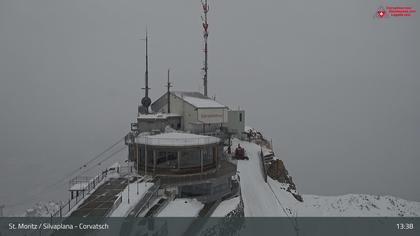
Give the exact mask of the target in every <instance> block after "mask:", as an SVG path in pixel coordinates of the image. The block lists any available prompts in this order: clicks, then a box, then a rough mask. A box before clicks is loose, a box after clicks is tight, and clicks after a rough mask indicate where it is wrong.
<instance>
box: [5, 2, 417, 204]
mask: <svg viewBox="0 0 420 236" xmlns="http://www.w3.org/2000/svg"><path fill="white" fill-rule="evenodd" d="M389 2H390V1H382V0H373V1H365V0H357V1H334V0H319V1H274V0H271V1H269V0H261V1H251V0H230V1H210V12H209V24H210V26H209V31H210V35H209V95H211V96H213V95H215V96H216V98H217V99H218V100H219V101H220V102H222V103H225V104H226V105H229V106H231V107H234V108H237V107H238V106H240V107H241V108H244V109H245V110H246V121H247V124H248V125H250V126H253V127H255V128H257V129H261V130H262V131H263V132H264V134H265V135H266V136H268V137H271V138H272V139H273V144H274V147H275V151H276V154H277V155H278V156H279V157H281V158H282V159H283V160H284V161H285V164H286V167H287V168H288V170H289V172H290V174H291V175H292V176H293V179H294V181H295V182H296V184H297V188H298V190H299V191H300V192H302V193H308V194H319V195H338V194H347V193H369V194H381V195H394V196H399V197H402V198H406V199H409V200H417V201H420V188H419V184H418V183H419V182H420V175H419V170H418V168H419V166H420V145H419V144H420V92H419V90H420V76H419V75H420V46H419V42H420V27H419V24H420V15H419V14H420V13H417V14H415V15H414V16H411V17H403V18H388V19H383V20H379V19H375V18H374V14H375V11H376V10H377V8H378V7H380V6H381V5H383V6H385V5H388V4H389ZM398 2H401V1H398ZM406 2H409V1H406ZM417 10H418V9H417ZM200 14H201V6H200V2H199V1H198V0H194V1H193V0H188V1H187V0H182V1H181V0H179V1H173V0H171V1H153V0H148V1H134V0H131V1H113V0H89V1H85V0H71V1H64V0H61V1H57V0H49V1H46V0H36V1H29V0H26V1H21V0H13V1H8V0H0V161H1V162H0V189H1V192H0V203H2V202H3V203H6V204H9V205H13V204H16V202H19V201H25V199H27V198H28V197H30V198H31V199H38V198H42V199H44V200H48V199H49V198H57V199H65V198H66V197H67V193H66V192H65V190H61V191H59V192H61V193H55V194H48V193H47V191H43V193H42V194H39V193H36V191H35V190H36V189H38V190H39V189H40V188H41V187H43V186H44V185H47V184H48V183H51V182H54V180H56V179H58V178H60V177H61V176H62V175H63V173H66V172H68V171H69V170H72V169H74V168H77V167H78V166H79V165H80V164H81V163H83V161H84V160H87V159H89V158H91V157H92V156H93V155H95V154H97V153H98V152H100V151H102V150H103V149H104V148H106V147H107V146H109V145H111V144H112V143H113V142H115V141H116V140H118V139H119V138H120V137H122V136H123V135H124V134H125V133H126V132H127V131H128V130H129V123H130V122H132V121H134V119H135V115H136V111H137V104H138V103H139V100H140V98H141V97H142V91H141V90H140V88H141V87H142V86H143V84H144V80H143V79H144V42H143V41H141V40H140V39H141V38H143V37H144V32H145V29H146V26H147V27H148V29H149V34H150V43H149V46H150V47H149V52H150V76H149V78H150V83H151V88H152V90H151V92H150V93H151V96H152V98H153V99H156V98H157V97H158V96H160V95H161V94H162V93H163V92H164V90H165V88H164V83H165V80H166V70H167V68H168V67H170V68H171V73H172V75H171V77H172V78H173V83H174V89H176V90H199V91H202V86H201V84H202V80H201V72H200V68H201V67H202V61H203V53H202V46H203V45H202V33H201V30H202V28H201V19H200ZM123 157H125V154H124V155H123V156H122V158H123ZM65 187H67V186H65ZM65 187H63V189H65ZM63 193H64V196H63ZM35 195H36V197H35ZM31 196H33V197H31ZM64 197H65V198H64Z"/></svg>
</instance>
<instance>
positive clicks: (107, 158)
mask: <svg viewBox="0 0 420 236" xmlns="http://www.w3.org/2000/svg"><path fill="white" fill-rule="evenodd" d="M125 148H126V147H125V146H124V147H122V148H120V149H118V150H117V151H115V152H113V153H112V154H111V155H109V156H107V157H106V158H105V159H103V160H102V161H100V162H99V163H98V164H97V165H95V166H92V167H90V168H88V169H87V170H85V171H84V172H82V173H81V174H84V173H86V172H88V171H90V170H92V169H94V168H96V167H98V166H99V165H101V164H102V162H104V161H107V160H109V159H110V158H111V157H113V156H115V155H116V154H118V153H119V152H121V151H122V150H124V149H125Z"/></svg>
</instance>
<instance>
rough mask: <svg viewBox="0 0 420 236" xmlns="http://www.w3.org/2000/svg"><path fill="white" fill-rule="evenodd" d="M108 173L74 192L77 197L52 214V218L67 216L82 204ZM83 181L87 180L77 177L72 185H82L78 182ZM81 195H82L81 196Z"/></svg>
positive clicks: (103, 173) (102, 174) (98, 176)
mask: <svg viewBox="0 0 420 236" xmlns="http://www.w3.org/2000/svg"><path fill="white" fill-rule="evenodd" d="M107 174H108V171H104V172H102V173H101V174H99V175H97V176H96V177H94V178H91V179H90V180H89V181H88V182H87V185H86V187H84V188H82V189H80V190H73V191H75V192H76V197H74V198H72V199H71V198H70V199H69V200H68V201H67V202H66V203H65V204H62V205H61V206H60V208H59V209H58V210H57V211H56V212H54V213H52V214H51V218H53V217H60V218H62V217H63V216H66V215H67V214H68V213H69V212H70V211H71V210H72V209H73V208H74V207H75V206H77V204H79V203H80V201H81V200H83V199H84V198H85V197H86V196H89V194H90V193H91V191H92V190H94V189H95V188H96V187H97V186H98V185H99V183H100V182H101V181H102V180H103V179H105V177H106V176H107ZM81 179H86V178H85V177H76V178H74V179H72V180H71V181H70V183H72V182H73V183H80V182H77V181H79V180H81ZM80 194H81V195H80Z"/></svg>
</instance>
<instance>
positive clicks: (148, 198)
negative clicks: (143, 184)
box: [130, 179, 160, 216]
mask: <svg viewBox="0 0 420 236" xmlns="http://www.w3.org/2000/svg"><path fill="white" fill-rule="evenodd" d="M159 188H160V179H157V180H156V182H155V183H154V185H153V186H152V187H150V188H149V190H147V192H146V194H145V195H144V196H143V198H142V199H141V200H140V201H139V202H138V203H137V205H136V207H135V208H134V209H133V211H132V212H131V213H130V215H131V216H138V215H139V214H140V213H142V212H143V211H144V210H145V209H147V208H148V207H149V206H150V204H151V203H152V202H153V201H154V200H155V198H156V197H157V193H158V190H159Z"/></svg>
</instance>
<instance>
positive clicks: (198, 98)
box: [172, 91, 227, 108]
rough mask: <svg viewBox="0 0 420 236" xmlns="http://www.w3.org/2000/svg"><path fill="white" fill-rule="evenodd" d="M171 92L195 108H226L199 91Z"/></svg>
mask: <svg viewBox="0 0 420 236" xmlns="http://www.w3.org/2000/svg"><path fill="white" fill-rule="evenodd" d="M172 93H173V94H174V95H175V96H177V97H179V98H181V99H183V100H184V101H185V102H187V103H189V104H191V105H193V106H194V107H196V108H227V106H225V105H223V104H220V103H219V102H217V101H216V100H213V99H211V98H209V97H206V96H204V95H203V94H201V93H199V92H181V91H175V92H172Z"/></svg>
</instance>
